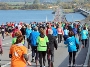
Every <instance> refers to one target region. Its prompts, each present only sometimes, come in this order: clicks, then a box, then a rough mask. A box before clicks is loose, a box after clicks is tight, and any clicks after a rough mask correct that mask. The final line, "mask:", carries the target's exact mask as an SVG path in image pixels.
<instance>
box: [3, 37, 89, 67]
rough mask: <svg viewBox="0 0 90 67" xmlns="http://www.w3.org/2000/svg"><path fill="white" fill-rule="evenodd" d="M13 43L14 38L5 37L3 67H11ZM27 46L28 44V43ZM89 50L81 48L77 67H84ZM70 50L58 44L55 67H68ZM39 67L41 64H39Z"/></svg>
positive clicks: (33, 64) (78, 53) (33, 65)
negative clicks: (10, 53)
mask: <svg viewBox="0 0 90 67" xmlns="http://www.w3.org/2000/svg"><path fill="white" fill-rule="evenodd" d="M11 41H12V38H10V37H9V36H8V37H5V40H4V41H3V50H4V53H3V55H2V57H1V67H10V58H9V49H10V46H11ZM26 44H27V43H26ZM87 49H88V46H87V48H80V49H79V51H78V52H77V56H76V65H77V66H76V67H82V65H83V64H84V62H85V58H86V54H87ZM28 54H29V56H30V59H29V60H30V61H31V52H28ZM68 59H69V57H68V49H67V47H65V45H64V44H63V42H62V43H60V44H58V49H57V50H55V53H54V67H68ZM47 66H48V65H47V61H46V67H47ZM27 67H35V63H32V66H27ZM38 67H39V63H38Z"/></svg>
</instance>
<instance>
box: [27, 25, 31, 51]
mask: <svg viewBox="0 0 90 67" xmlns="http://www.w3.org/2000/svg"><path fill="white" fill-rule="evenodd" d="M31 32H32V29H31V25H27V28H26V38H27V42H28V51H30V46H31V45H30V43H29V36H30V33H31Z"/></svg>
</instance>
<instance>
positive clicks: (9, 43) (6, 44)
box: [2, 42, 12, 45]
mask: <svg viewBox="0 0 90 67" xmlns="http://www.w3.org/2000/svg"><path fill="white" fill-rule="evenodd" d="M11 43H12V42H9V43H5V44H2V45H7V44H11Z"/></svg>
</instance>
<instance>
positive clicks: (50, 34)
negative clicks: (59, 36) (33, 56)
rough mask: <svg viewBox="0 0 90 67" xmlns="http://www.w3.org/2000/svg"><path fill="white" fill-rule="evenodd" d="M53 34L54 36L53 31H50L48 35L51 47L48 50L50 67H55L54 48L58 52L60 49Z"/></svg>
mask: <svg viewBox="0 0 90 67" xmlns="http://www.w3.org/2000/svg"><path fill="white" fill-rule="evenodd" d="M52 34H53V31H52V30H49V31H48V35H47V37H48V39H49V45H48V50H47V59H48V67H53V62H54V47H55V49H56V50H57V47H58V44H57V41H56V38H55V37H54V36H53V35H52ZM50 56H51V58H50ZM50 62H51V63H50ZM51 65H52V66H51Z"/></svg>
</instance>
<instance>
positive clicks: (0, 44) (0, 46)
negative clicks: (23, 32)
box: [0, 36, 3, 67]
mask: <svg viewBox="0 0 90 67" xmlns="http://www.w3.org/2000/svg"><path fill="white" fill-rule="evenodd" d="M2 54H3V48H2V38H1V36H0V67H1V59H2V58H1V56H2Z"/></svg>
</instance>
